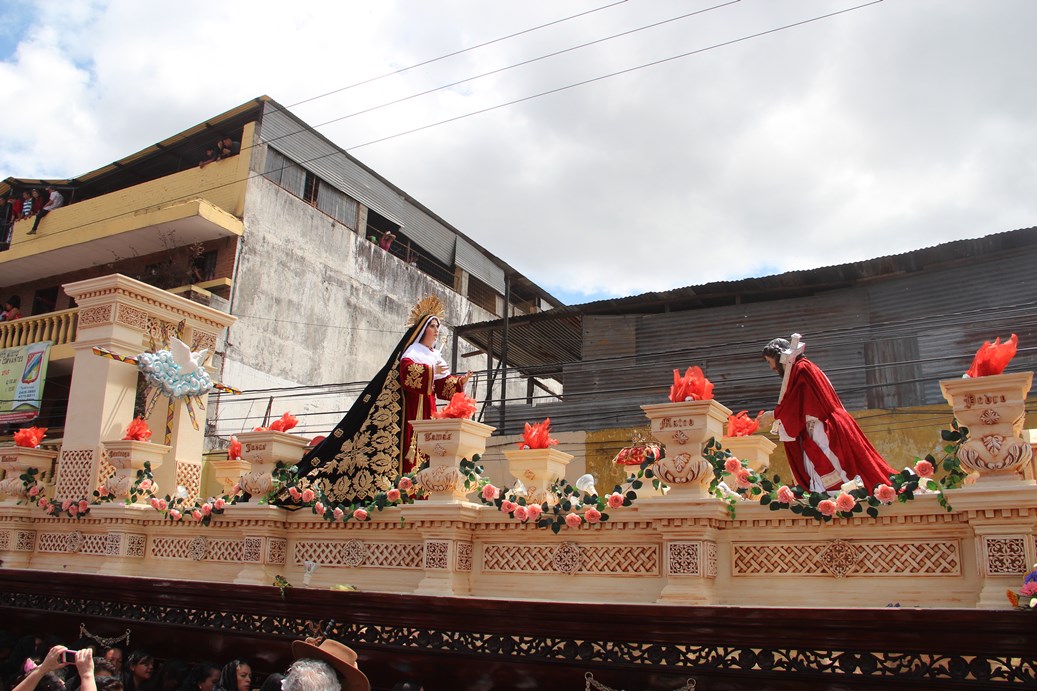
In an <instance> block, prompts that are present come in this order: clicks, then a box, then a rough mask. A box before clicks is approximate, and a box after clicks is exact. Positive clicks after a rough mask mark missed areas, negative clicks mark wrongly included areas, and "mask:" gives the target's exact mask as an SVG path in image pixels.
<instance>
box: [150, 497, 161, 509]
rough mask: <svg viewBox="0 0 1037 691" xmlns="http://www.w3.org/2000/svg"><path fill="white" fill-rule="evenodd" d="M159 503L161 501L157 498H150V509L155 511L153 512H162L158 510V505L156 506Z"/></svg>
mask: <svg viewBox="0 0 1037 691" xmlns="http://www.w3.org/2000/svg"><path fill="white" fill-rule="evenodd" d="M159 501H161V500H160V499H159V498H158V497H152V498H151V508H153V509H155V511H161V510H162V509H160V508H159V505H158V503H159Z"/></svg>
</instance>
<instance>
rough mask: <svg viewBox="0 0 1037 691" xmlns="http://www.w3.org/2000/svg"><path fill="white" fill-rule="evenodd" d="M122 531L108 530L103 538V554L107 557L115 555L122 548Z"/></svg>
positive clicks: (117, 554)
mask: <svg viewBox="0 0 1037 691" xmlns="http://www.w3.org/2000/svg"><path fill="white" fill-rule="evenodd" d="M122 536H123V534H122V533H118V532H110V533H108V535H107V536H106V538H105V544H104V554H105V556H108V557H117V556H119V552H120V550H121V549H122Z"/></svg>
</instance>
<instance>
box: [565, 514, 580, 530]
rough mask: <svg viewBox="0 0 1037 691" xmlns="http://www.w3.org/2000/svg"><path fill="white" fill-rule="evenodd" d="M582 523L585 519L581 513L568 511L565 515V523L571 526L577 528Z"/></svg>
mask: <svg viewBox="0 0 1037 691" xmlns="http://www.w3.org/2000/svg"><path fill="white" fill-rule="evenodd" d="M581 523H583V519H582V518H580V515H579V514H575V513H568V514H566V515H565V524H566V525H567V526H569V527H570V528H577V527H579V525H580V524H581Z"/></svg>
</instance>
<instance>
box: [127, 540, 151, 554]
mask: <svg viewBox="0 0 1037 691" xmlns="http://www.w3.org/2000/svg"><path fill="white" fill-rule="evenodd" d="M147 544H148V539H147V537H145V536H144V535H128V536H127V537H126V556H127V557H138V558H140V559H143V558H144V555H145V554H147V552H146V551H145V549H146V547H147Z"/></svg>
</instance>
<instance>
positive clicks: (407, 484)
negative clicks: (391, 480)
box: [396, 477, 414, 492]
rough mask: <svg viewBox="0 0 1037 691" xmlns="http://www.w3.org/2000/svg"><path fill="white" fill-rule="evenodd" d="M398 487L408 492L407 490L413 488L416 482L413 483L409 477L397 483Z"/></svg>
mask: <svg viewBox="0 0 1037 691" xmlns="http://www.w3.org/2000/svg"><path fill="white" fill-rule="evenodd" d="M396 486H397V487H399V488H400V489H401V490H403V491H404V492H406V491H407V490H409V489H410V488H411V487H413V486H414V482H412V481H411V479H410V478H409V477H401V478H400V481H399V482H397V483H396Z"/></svg>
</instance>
